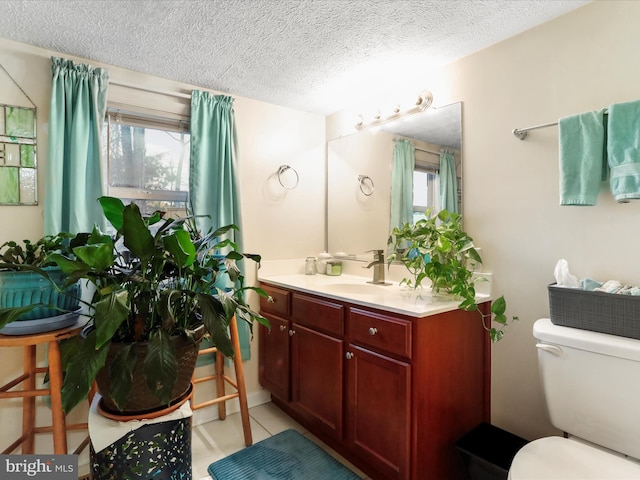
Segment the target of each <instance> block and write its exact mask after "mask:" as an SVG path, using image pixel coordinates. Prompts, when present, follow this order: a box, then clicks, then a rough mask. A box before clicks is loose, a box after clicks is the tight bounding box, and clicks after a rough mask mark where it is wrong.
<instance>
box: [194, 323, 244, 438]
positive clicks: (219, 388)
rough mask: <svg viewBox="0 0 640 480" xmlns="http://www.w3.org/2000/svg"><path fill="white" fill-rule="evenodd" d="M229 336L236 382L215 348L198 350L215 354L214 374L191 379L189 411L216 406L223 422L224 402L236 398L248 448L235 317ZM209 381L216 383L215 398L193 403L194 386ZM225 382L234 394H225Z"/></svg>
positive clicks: (242, 380) (225, 413)
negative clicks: (192, 389) (225, 371)
mask: <svg viewBox="0 0 640 480" xmlns="http://www.w3.org/2000/svg"><path fill="white" fill-rule="evenodd" d="M229 336H230V338H231V344H232V345H233V350H234V351H235V355H234V357H233V365H234V367H235V371H236V381H235V382H234V381H233V380H232V379H231V378H230V377H228V376H227V375H225V373H224V358H225V357H224V355H222V353H220V352H219V351H218V349H217V348H216V347H211V348H203V349H202V350H200V352H199V355H204V354H207V353H215V354H216V373H215V374H214V375H208V376H206V377H200V378H196V377H195V375H194V377H193V386H194V392H193V393H192V394H191V409H192V410H198V409H200V408H204V407H208V406H210V405H215V404H217V405H218V418H219V419H220V420H224V419H225V418H227V407H226V402H227V401H228V400H231V399H234V398H237V399H238V401H239V402H240V416H241V418H242V430H243V431H244V443H245V445H246V446H247V447H248V446H249V445H251V444H252V443H253V439H252V436H251V424H250V420H249V406H248V404H247V390H246V389H245V386H244V372H243V370H242V351H241V350H240V339H239V338H238V324H237V322H236V317H235V316H234V317H233V318H232V319H231V323H230V324H229ZM209 380H215V381H216V398H214V399H212V400H207V401H205V402H202V403H197V404H196V403H194V398H195V396H194V394H195V386H196V385H197V384H199V383H202V382H206V381H209ZM225 382H227V383H229V384H230V385H231V386H232V387H234V388H235V390H236V391H235V393H230V394H226V393H225Z"/></svg>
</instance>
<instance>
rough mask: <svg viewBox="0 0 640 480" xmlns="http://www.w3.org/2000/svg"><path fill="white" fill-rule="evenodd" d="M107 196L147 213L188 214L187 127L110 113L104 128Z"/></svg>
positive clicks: (152, 119)
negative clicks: (137, 206) (131, 202)
mask: <svg viewBox="0 0 640 480" xmlns="http://www.w3.org/2000/svg"><path fill="white" fill-rule="evenodd" d="M102 135H103V138H102V145H103V159H104V161H105V167H106V174H107V179H108V182H107V194H108V195H110V196H113V197H118V198H120V199H122V200H123V201H125V203H126V202H130V201H135V202H136V204H138V205H139V206H140V209H141V210H143V212H144V213H146V214H150V213H152V212H154V211H155V210H163V211H166V212H168V213H169V214H171V213H172V212H173V213H174V214H178V215H179V214H181V213H184V212H185V210H186V207H187V199H188V193H189V150H190V135H189V125H188V123H187V122H184V121H180V120H174V119H165V118H156V117H147V116H143V115H138V114H132V113H125V112H119V111H109V112H108V113H107V118H106V120H105V125H104V128H103V133H102Z"/></svg>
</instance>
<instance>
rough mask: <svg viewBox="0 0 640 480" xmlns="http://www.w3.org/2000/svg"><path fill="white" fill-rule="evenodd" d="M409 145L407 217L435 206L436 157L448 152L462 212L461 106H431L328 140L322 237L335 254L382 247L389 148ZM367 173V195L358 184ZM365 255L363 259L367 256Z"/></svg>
mask: <svg viewBox="0 0 640 480" xmlns="http://www.w3.org/2000/svg"><path fill="white" fill-rule="evenodd" d="M403 139H406V140H408V141H409V142H410V143H411V144H412V145H413V147H414V155H415V170H414V172H413V202H412V203H413V205H411V211H412V212H414V215H413V219H414V220H416V219H417V218H419V216H420V215H421V214H422V213H424V211H425V209H426V208H427V207H430V206H433V207H434V208H435V209H436V210H439V209H440V192H439V184H440V182H439V172H440V157H441V154H442V153H444V152H451V153H452V154H453V163H454V164H455V177H456V183H457V192H456V193H455V195H454V196H455V197H457V203H458V208H459V211H460V212H461V211H462V182H461V178H462V104H461V103H460V102H458V103H454V104H451V105H447V106H444V107H438V108H433V107H432V108H431V109H429V110H427V111H425V112H422V113H419V114H414V115H411V116H409V117H405V118H403V119H401V120H398V121H396V122H392V123H388V124H385V125H383V126H381V127H378V128H377V129H373V128H371V129H365V130H361V131H359V132H357V133H354V134H351V135H347V136H344V137H340V138H337V139H334V140H331V141H330V142H329V143H328V149H327V174H328V175H327V182H328V185H327V241H328V245H327V247H328V251H329V252H330V253H333V254H335V253H336V252H344V253H347V254H350V255H351V254H355V255H361V254H363V253H365V252H367V251H368V250H373V249H384V250H385V251H386V247H387V239H388V237H389V231H390V220H391V184H392V170H393V164H394V147H395V145H396V142H397V141H398V140H403ZM363 176H366V177H369V179H370V180H371V184H372V185H375V189H374V190H373V193H372V194H370V195H366V194H365V193H368V190H365V191H364V192H363V190H362V189H361V188H360V187H361V183H360V180H359V179H360V178H362V177H363ZM367 258H368V257H367Z"/></svg>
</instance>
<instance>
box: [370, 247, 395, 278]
mask: <svg viewBox="0 0 640 480" xmlns="http://www.w3.org/2000/svg"><path fill="white" fill-rule="evenodd" d="M369 251H370V252H373V262H371V263H370V264H369V265H367V268H371V267H373V280H372V281H370V282H367V283H372V284H374V285H390V284H389V283H386V282H385V281H384V251H383V250H369Z"/></svg>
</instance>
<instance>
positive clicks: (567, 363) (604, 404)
mask: <svg viewBox="0 0 640 480" xmlns="http://www.w3.org/2000/svg"><path fill="white" fill-rule="evenodd" d="M533 336H534V337H535V338H536V339H537V344H536V347H537V349H538V364H539V368H540V375H541V379H542V385H543V388H544V393H545V398H546V402H547V408H548V411H549V417H550V419H551V423H552V424H553V425H554V426H555V427H556V428H558V429H560V430H563V431H564V432H567V433H569V434H571V435H574V436H576V437H579V438H582V439H584V440H587V441H589V442H592V443H595V444H598V445H601V446H603V447H606V448H609V449H611V450H614V451H616V452H620V453H623V454H625V455H629V456H631V457H634V458H637V459H640V340H634V339H630V338H624V337H616V336H613V335H606V334H603V333H595V332H590V331H587V330H580V329H577V328H569V327H560V326H557V325H553V324H552V323H551V321H550V320H549V319H546V318H545V319H540V320H538V321H536V322H535V324H534V326H533Z"/></svg>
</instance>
